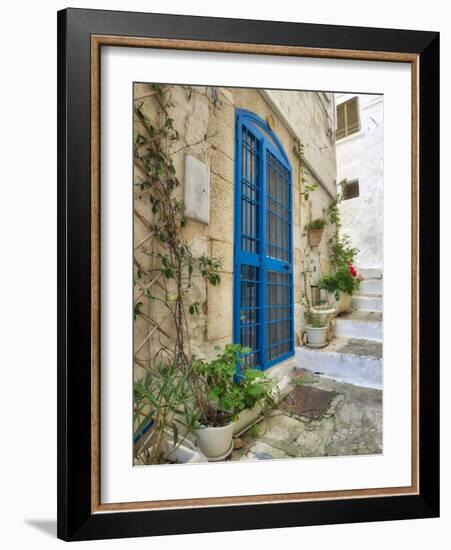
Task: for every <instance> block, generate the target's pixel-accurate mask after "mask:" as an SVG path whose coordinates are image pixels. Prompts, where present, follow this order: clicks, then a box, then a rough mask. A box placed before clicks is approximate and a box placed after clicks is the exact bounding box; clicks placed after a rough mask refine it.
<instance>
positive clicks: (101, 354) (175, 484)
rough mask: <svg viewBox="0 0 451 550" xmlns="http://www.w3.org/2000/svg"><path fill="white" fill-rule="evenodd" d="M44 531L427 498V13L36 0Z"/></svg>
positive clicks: (274, 516) (430, 364)
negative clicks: (47, 43)
mask: <svg viewBox="0 0 451 550" xmlns="http://www.w3.org/2000/svg"><path fill="white" fill-rule="evenodd" d="M58 71H59V80H58V92H59V104H58V122H59V124H58V126H59V128H58V132H59V134H58V147H59V150H58V180H59V181H58V185H59V199H58V200H59V222H58V223H59V258H58V260H59V337H58V340H59V370H58V399H59V411H58V435H59V444H58V453H59V454H58V468H59V470H58V480H59V488H58V536H59V537H60V538H62V539H65V540H86V539H97V538H113V537H131V536H149V535H162V534H172V533H173V534H176V533H193V532H206V531H220V530H239V529H258V528H271V527H285V526H287V527H288V526H301V525H313V524H329V523H344V522H361V521H378V520H389V519H408V518H424V517H435V516H437V515H438V513H439V439H438V434H439V420H438V411H439V401H438V398H439V392H438V388H439V386H438V384H439V361H438V303H439V298H438V200H439V197H438V194H439V191H438V189H439V188H438V178H439V175H438V174H439V171H438V141H439V107H438V94H439V91H438V90H439V88H438V81H439V80H438V79H439V35H438V33H433V32H423V31H407V30H388V29H374V28H357V27H338V26H326V25H312V24H301V23H296V24H294V23H280V22H277V23H276V22H270V21H250V20H239V19H236V20H235V19H233V20H232V19H216V18H206V17H205V18H204V17H191V16H171V15H156V14H145V13H128V12H110V11H97V10H79V9H67V10H64V11H62V12H59V14H58Z"/></svg>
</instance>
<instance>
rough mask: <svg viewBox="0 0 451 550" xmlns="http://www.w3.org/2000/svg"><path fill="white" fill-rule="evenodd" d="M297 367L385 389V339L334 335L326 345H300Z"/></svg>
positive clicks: (296, 353) (296, 356)
mask: <svg viewBox="0 0 451 550" xmlns="http://www.w3.org/2000/svg"><path fill="white" fill-rule="evenodd" d="M295 359H296V367H297V368H299V369H306V370H308V371H310V372H316V373H320V374H323V375H324V376H327V377H329V378H334V379H336V380H340V381H343V382H348V383H350V384H355V385H357V386H365V387H370V388H377V389H381V388H382V342H375V341H370V340H363V339H356V338H334V339H333V340H332V342H330V343H329V344H328V345H327V346H326V347H324V348H318V349H316V348H309V347H308V346H302V347H296V352H295Z"/></svg>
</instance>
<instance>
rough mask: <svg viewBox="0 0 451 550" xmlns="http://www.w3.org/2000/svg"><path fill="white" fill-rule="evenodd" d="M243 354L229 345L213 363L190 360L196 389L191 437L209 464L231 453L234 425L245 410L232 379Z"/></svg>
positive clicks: (239, 367)
mask: <svg viewBox="0 0 451 550" xmlns="http://www.w3.org/2000/svg"><path fill="white" fill-rule="evenodd" d="M246 351H247V350H245V349H242V348H241V346H240V345H236V344H229V345H227V346H226V347H225V349H224V351H223V352H222V353H219V354H218V355H217V357H216V359H214V360H213V361H202V360H199V359H194V360H193V370H194V373H195V375H196V376H197V377H198V387H199V388H200V392H199V393H198V395H197V396H196V414H197V426H196V428H195V430H194V433H195V436H196V438H197V441H198V443H199V446H200V448H201V450H202V452H203V453H204V454H205V455H206V457H207V458H208V459H209V460H211V461H216V460H222V459H224V458H226V457H227V456H228V455H229V454H230V452H231V451H232V449H233V443H232V437H233V427H234V422H235V420H236V417H237V414H238V413H239V412H240V411H241V410H243V409H244V408H245V406H244V400H243V393H242V391H241V389H240V388H239V385H238V384H237V383H236V375H237V372H240V371H241V370H242V365H243V363H244V360H243V354H244V353H245V352H246Z"/></svg>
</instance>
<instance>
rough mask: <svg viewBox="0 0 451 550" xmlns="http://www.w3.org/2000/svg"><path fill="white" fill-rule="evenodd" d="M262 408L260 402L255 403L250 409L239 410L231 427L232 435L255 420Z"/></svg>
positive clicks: (241, 430) (238, 432) (240, 431)
mask: <svg viewBox="0 0 451 550" xmlns="http://www.w3.org/2000/svg"><path fill="white" fill-rule="evenodd" d="M262 410H263V407H262V406H261V405H260V403H256V404H255V405H254V406H253V407H252V409H244V411H241V412H240V414H239V415H238V418H237V419H236V421H235V425H234V427H233V435H238V434H240V433H242V432H243V431H244V430H245V429H246V428H247V427H248V426H250V425H251V424H252V423H253V422H255V421H256V420H257V418H258V417H259V416H260V414H261V412H262Z"/></svg>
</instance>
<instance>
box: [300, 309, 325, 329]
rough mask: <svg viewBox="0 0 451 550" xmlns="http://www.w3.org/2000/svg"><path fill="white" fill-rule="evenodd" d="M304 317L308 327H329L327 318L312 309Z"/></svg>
mask: <svg viewBox="0 0 451 550" xmlns="http://www.w3.org/2000/svg"><path fill="white" fill-rule="evenodd" d="M304 317H305V321H306V324H307V326H308V327H312V328H325V327H327V320H323V319H321V317H320V316H319V315H315V313H313V312H312V311H307V312H306V313H305V315H304Z"/></svg>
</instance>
